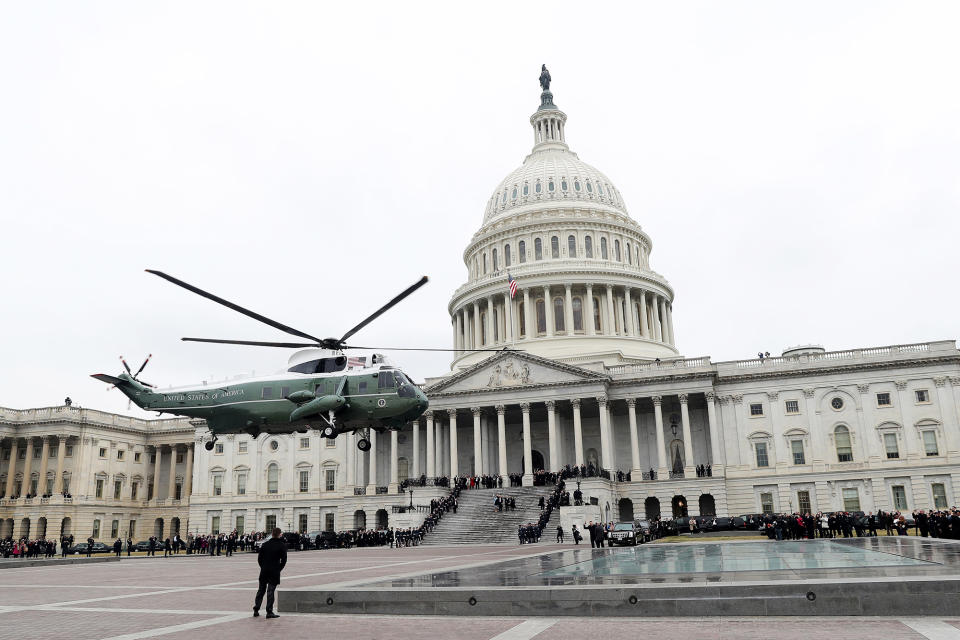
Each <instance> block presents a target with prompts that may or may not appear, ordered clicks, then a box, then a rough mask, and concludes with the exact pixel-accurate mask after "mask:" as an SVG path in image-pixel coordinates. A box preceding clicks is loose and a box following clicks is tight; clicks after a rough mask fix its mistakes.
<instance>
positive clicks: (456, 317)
mask: <svg viewBox="0 0 960 640" xmlns="http://www.w3.org/2000/svg"><path fill="white" fill-rule="evenodd" d="M453 348H454V349H463V320H462V318H461V316H460V309H457V310H456V311H454V312H453Z"/></svg>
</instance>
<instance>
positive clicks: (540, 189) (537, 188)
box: [534, 180, 543, 193]
mask: <svg viewBox="0 0 960 640" xmlns="http://www.w3.org/2000/svg"><path fill="white" fill-rule="evenodd" d="M542 190H543V187H541V186H540V181H539V180H537V184H536V186H535V187H534V191H536V192H537V193H540V192H541V191H542Z"/></svg>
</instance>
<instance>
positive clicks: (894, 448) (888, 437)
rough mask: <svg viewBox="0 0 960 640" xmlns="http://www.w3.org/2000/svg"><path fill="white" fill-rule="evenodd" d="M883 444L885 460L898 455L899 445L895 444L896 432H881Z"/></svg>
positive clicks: (894, 458)
mask: <svg viewBox="0 0 960 640" xmlns="http://www.w3.org/2000/svg"><path fill="white" fill-rule="evenodd" d="M883 446H884V448H885V449H886V451H887V460H896V459H897V458H899V457H900V447H899V445H898V444H897V434H895V433H885V434H883Z"/></svg>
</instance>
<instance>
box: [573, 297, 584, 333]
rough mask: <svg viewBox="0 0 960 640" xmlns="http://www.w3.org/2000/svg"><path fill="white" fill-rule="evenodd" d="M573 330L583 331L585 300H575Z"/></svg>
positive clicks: (577, 298)
mask: <svg viewBox="0 0 960 640" xmlns="http://www.w3.org/2000/svg"><path fill="white" fill-rule="evenodd" d="M573 330H574V331H583V300H582V299H581V298H579V297H576V298H574V299H573Z"/></svg>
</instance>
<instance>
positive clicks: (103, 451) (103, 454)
mask: <svg viewBox="0 0 960 640" xmlns="http://www.w3.org/2000/svg"><path fill="white" fill-rule="evenodd" d="M100 457H101V458H106V457H107V448H106V447H100Z"/></svg>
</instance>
